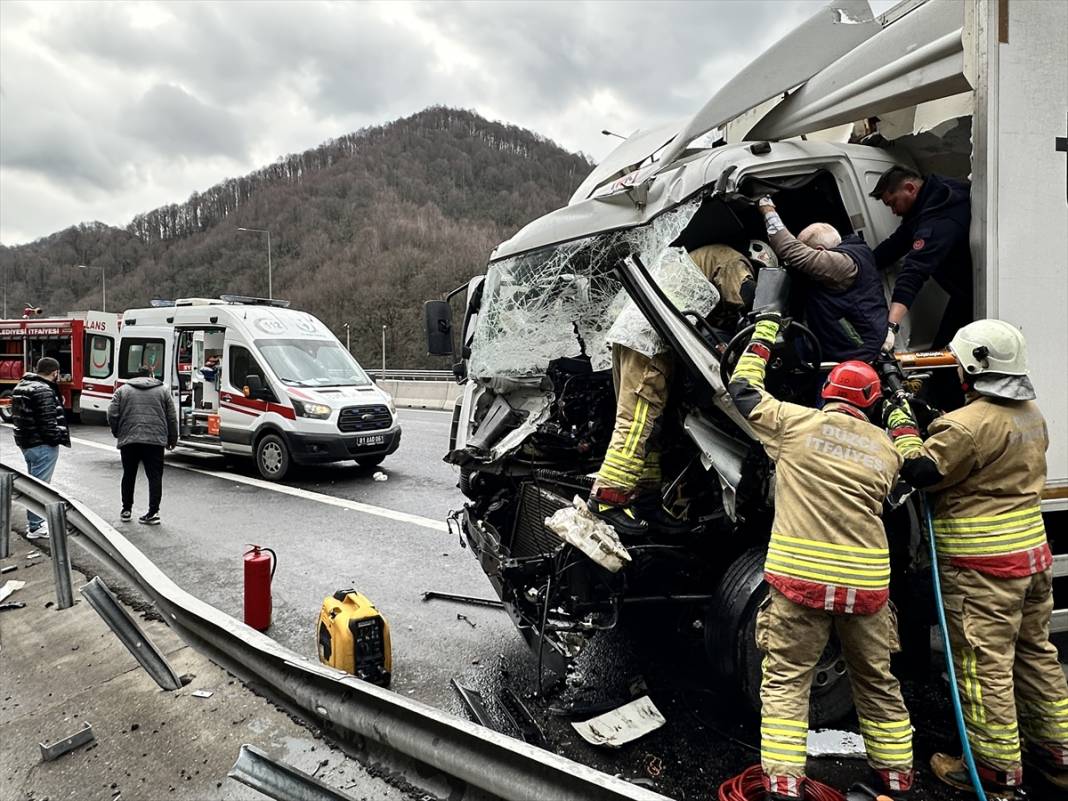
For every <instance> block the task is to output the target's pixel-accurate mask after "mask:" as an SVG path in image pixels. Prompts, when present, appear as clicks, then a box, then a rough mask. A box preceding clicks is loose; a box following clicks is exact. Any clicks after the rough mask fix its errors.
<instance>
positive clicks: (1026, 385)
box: [887, 320, 1068, 797]
mask: <svg viewBox="0 0 1068 801" xmlns="http://www.w3.org/2000/svg"><path fill="white" fill-rule="evenodd" d="M949 349H950V351H952V353H953V355H954V356H955V357H956V359H957V363H958V373H959V374H960V377H961V383H962V384H963V385H964V389H965V392H966V402H965V405H964V406H963V407H962V408H960V409H956V410H954V411H952V412H949V413H948V414H946V415H944V416H943V417H940V418H938V419H937V420H935V421H934V422H933V423H932V424H931V426H930V432H929V434H930V436H929V437H928V438H927V440H926V441H925V442H921V440H920V437H919V434H918V428H917V425H916V421H915V419H914V418H913V416H912V412H911V409H909V407H908V406H907V405H906V404H905V403H904V402H898V403H897V404H894V405H889V408H888V410H887V411H888V413H887V425H888V427H889V429H890V434H891V436H892V437H893V438H894V444H895V445H896V446H897V448H898V450H899V451H900V452H901V453H902V455H904V456H905V465H904V467H903V468H902V470H901V474H902V476H903V477H904V478H905V479H906V480H907V481H908V482H909V483H910V484H912V486H914V487H919V488H927V489H929V490H930V491H931V492H932V493H936V495H935V497H934V499H933V502H934V509H933V512H934V536H935V542H936V543H937V545H938V550H939V565H938V570H939V573H940V575H941V577H942V587H943V604H944V606H945V611H946V622H947V624H948V626H949V637H950V643H951V645H952V648H953V659H954V661H955V662H956V669H957V683H958V685H959V689H960V696H961V703H962V705H963V711H964V724H965V728H966V729H967V732H968V741H969V743H970V744H971V747H972V751H973V752H974V754H975V760H976V763H977V766H978V768H979V778H980V779H981V780H982V782H983V784H984V786H986V787H987V788H989V789H988V790H987V792H993V793H995V794H997V796H998V797H1006V796H1008V797H1012V796H1013V793H1014V792H1015V788H1016V787H1019V785H1020V783H1021V781H1022V779H1023V762H1022V759H1021V757H1022V754H1021V750H1020V738H1021V735H1022V736H1023V740H1024V743H1025V744H1026V746H1027V751H1026V755H1027V757H1028V759H1029V762H1028V764H1029V766H1030V765H1031V764H1033V766H1034V768H1035V769H1036V770H1037V771H1038V772H1039V773H1041V774H1042V775H1043V776H1045V777H1046V779H1048V780H1049V781H1050V782H1051V783H1052V784H1053V785H1054V786H1055V787H1057V788H1058V789H1059V790H1062V791H1068V684H1066V682H1065V678H1064V673H1063V672H1062V671H1061V666H1060V664H1059V661H1058V658H1057V649H1056V647H1054V646H1053V645H1052V644H1051V643H1050V641H1049V623H1050V615H1051V613H1052V610H1053V593H1052V584H1053V567H1052V565H1053V556H1052V554H1051V552H1050V548H1049V544H1048V543H1047V541H1046V530H1045V526H1044V524H1043V522H1042V508H1041V505H1040V501H1041V496H1042V490H1043V488H1044V487H1045V484H1046V448H1047V447H1048V446H1049V436H1048V433H1047V430H1046V421H1045V418H1044V417H1043V416H1042V412H1040V411H1039V409H1038V406H1037V405H1036V404H1035V402H1034V398H1035V390H1034V387H1033V386H1032V385H1031V381H1030V379H1029V378H1028V377H1027V372H1028V371H1027V351H1026V343H1025V342H1024V338H1023V335H1022V334H1021V333H1020V332H1019V331H1018V330H1017V329H1016V328H1015V327H1014V326H1012V325H1010V324H1009V323H1006V322H1004V321H1002V320H978V321H976V322H974V323H971V324H969V325H966V326H965V327H964V328H962V329H961V330H960V331H958V332H957V334H956V336H954V337H953V340H952V341H951V342H950V343H949ZM1017 721H1019V722H1018V723H1017ZM931 768H932V769H933V770H934V772H935V774H937V775H938V777H939V778H940V779H942V781H944V782H946V783H947V784H949V785H952V786H953V787H956V788H958V789H961V790H970V789H971V783H970V781H969V780H968V772H967V769H966V768H965V767H964V765H963V763H962V762H961V760H960V759H959V758H956V757H950V756H948V755H946V754H935V755H934V756H933V757H932V758H931ZM991 797H993V796H991Z"/></svg>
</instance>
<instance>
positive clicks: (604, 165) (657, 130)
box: [568, 120, 682, 203]
mask: <svg viewBox="0 0 1068 801" xmlns="http://www.w3.org/2000/svg"><path fill="white" fill-rule="evenodd" d="M681 127H682V120H674V121H672V122H669V123H665V124H663V125H657V126H655V127H653V128H647V129H644V130H641V129H640V130H637V131H635V132H634V133H633V134H631V135H630V136H629V137H627V139H626V141H624V142H621V143H620V144H619V147H617V148H616V149H615V150H613V151H612V152H611V153H609V154H608V155H607V156H605V157H604V159H603V160H602V161H601V163H600V164H598V165H597V166H596V167H594V168H593V171H592V172H590V174H589V175H587V176H586V179H585V180H584V181H583V182H582V183H581V184H580V185H579V188H578V189H576V190H575V193H574V194H573V195H572V196H571V200H570V201H568V202H569V203H575V202H577V201H579V200H585V199H586V198H588V197H589V196H590V195H592V194H593V191H594V190H595V189H597V187H599V186H601V185H603V184H605V183H607V182H608V181H609V180H611V179H613V178H619V177H621V176H623V175H625V174H626V173H628V172H630V171H631V170H633V169H634V168H635V167H637V166H638V165H640V164H641V163H642V162H643V161H645V160H646V159H647V158H649V157H650V156H652V155H653V154H654V153H656V151H658V150H659V149H660V148H662V147H663V146H664V145H666V144H667V143H668V142H670V141H671V140H672V139H673V138H675V136H676V135H677V134H678V132H679V129H680V128H681Z"/></svg>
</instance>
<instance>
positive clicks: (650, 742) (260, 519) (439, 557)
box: [0, 410, 1042, 801]
mask: <svg viewBox="0 0 1068 801" xmlns="http://www.w3.org/2000/svg"><path fill="white" fill-rule="evenodd" d="M401 424H402V427H403V431H404V434H403V440H402V444H401V447H400V449H399V450H398V451H397V452H396V453H395V454H393V455H392V456H390V457H389V458H387V459H386V461H385V462H384V463H383V464H382V465H381V466H380V467H378V468H370V469H368V468H360V467H358V466H355V465H354V464H352V463H344V464H340V465H328V466H322V467H314V468H297V470H296V472H295V473H294V474H293V475H291V477H290V478H289V479H288V480H287V481H286V483H285V487H288V488H295V489H296V490H297V492H298V494H297V495H294V494H285V493H284V492H281V491H279V490H280V489H284V488H279V487H277V486H274V485H269V484H267V483H266V482H261V481H260V480H259V479H258V476H257V474H256V473H255V470H254V468H253V466H252V464H251V462H241V461H238V462H235V463H233V464H230V465H228V464H227V462H226V461H224V460H223V459H222V458H220V457H214V456H206V455H200V454H191V453H182V452H176V453H173V454H171V455H170V456H168V469H167V471H166V473H165V476H164V498H163V505H162V509H161V516H162V517H163V521H164V522H163V525H161V526H159V527H158V528H147V527H144V526H139V525H138V524H137V523H136V522H135V523H125V524H124V523H121V522H120V521H119V498H118V485H119V477H120V475H121V467H120V465H119V460H118V453H117V451H115V450H114V448H113V443H114V440H113V439H112V438H111V436H110V433H109V432H108V431H107V429H105V428H103V427H94V426H76V427H74V429H73V431H72V433H73V435H74V437H75V438H76V440H80V441H76V442H75V443H74V447H73V448H72V449H71V450H69V451H68V450H63V451H62V453H61V456H60V461H59V465H58V467H57V470H56V474H55V477H54V479H53V483H54V484H55V485H56V486H57V487H58V488H59V489H61V490H62V491H64V492H68V493H70V494H72V495H74V496H75V497H78V498H80V499H81V500H83V501H85V502H86V503H87V504H88V505H89V506H90V507H92V508H93V509H94V510H95V511H97V512H98V513H100V514H101V515H102V516H103V517H104V518H105V519H107V520H108V521H109V522H111V523H112V524H113V525H114V526H115V527H116V528H118V529H120V530H121V531H123V532H124V533H125V534H126V536H128V537H129V538H130V540H131V541H132V542H133V543H134V544H136V545H137V546H138V547H139V548H141V549H142V550H143V551H144V552H145V553H146V554H147V555H148V556H149V557H150V558H152V559H153V560H154V561H155V562H156V563H157V564H158V565H159V566H160V568H161V569H163V570H164V571H166V572H167V573H168V574H169V575H170V576H171V577H172V578H173V579H174V580H175V581H176V582H177V583H178V584H180V585H181V586H183V587H184V588H185V589H187V590H188V591H190V592H192V593H193V594H194V595H197V596H198V597H200V598H202V599H204V600H206V601H208V602H210V603H212V604H214V605H215V606H217V607H219V608H220V609H222V610H223V611H226V612H228V613H229V614H231V615H233V616H235V617H237V618H240V617H241V616H242V557H241V555H242V552H243V551H244V550H245V546H246V544H247V543H257V544H260V545H264V546H267V547H270V548H273V549H274V550H275V551H276V552H277V553H278V559H279V566H278V571H277V574H276V575H275V578H274V583H273V593H274V620H273V625H272V627H271V629H270V630H269V632H268V633H269V634H270V635H271V636H272V637H274V638H275V639H277V640H278V641H279V642H281V643H283V644H284V645H286V646H288V647H290V648H292V649H293V650H295V651H297V652H298V653H301V654H304V655H305V656H308V657H309V658H312V659H315V658H316V648H315V640H314V631H315V625H316V621H317V619H318V613H319V608H320V605H321V603H322V600H323V598H324V596H326V595H328V594H330V593H332V592H333V591H335V590H337V589H342V588H348V587H355V588H356V589H358V590H360V591H361V592H363V593H364V594H366V595H367V596H368V597H369V598H370V599H371V600H372V601H373V602H374V603H375V604H376V605H377V606H378V608H379V609H380V610H381V611H382V613H383V614H384V615H385V617H386V619H387V620H388V621H389V624H390V626H391V633H392V638H393V655H394V662H393V684H392V689H393V690H394V691H396V692H398V693H402V694H406V695H409V696H411V697H413V698H417V699H418V700H420V701H423V702H425V703H428V704H431V705H434V706H436V707H439V708H442V709H445V710H447V711H449V712H452V713H455V714H459V715H464V714H465V713H464V711H463V708H462V706H461V704H460V702H459V700H458V699H457V696H456V693H455V691H454V690H453V689H452V687H451V685H450V680H451V679H452V678H453V677H457V678H459V679H460V680H461V681H463V682H464V683H466V684H468V685H470V686H472V687H474V688H476V689H478V690H479V691H481V693H482V694H483V696H484V698H485V700H486V703H487V706H488V707H489V709H490V712H491V713H492V714H493V715H494V716H495V717H496V718H497V719H499V720H500V719H503V716H502V709H501V707H500V705H499V704H498V703H497V702H496V701H495V699H494V696H495V694H496V693H497V692H499V691H500V690H501V689H502V688H503V687H509V688H511V689H512V690H514V691H515V692H516V693H517V694H518V695H519V696H520V697H521V698H523V699H524V701H525V702H526V703H528V704H529V706H530V708H531V709H532V711H533V713H534V715H535V717H536V718H537V720H538V722H539V724H540V725H541V726H542V727H543V729H544V730H545V732H546V735H547V737H548V741H549V747H550V748H551V749H552V750H555V751H557V752H559V753H562V754H564V755H566V756H568V757H570V758H572V759H576V760H578V761H581V762H585V763H587V764H590V765H592V766H594V767H597V768H599V769H601V770H604V771H606V772H608V773H613V774H619V775H622V776H623V777H625V778H628V779H630V780H635V781H638V782H640V783H642V784H644V785H646V786H648V787H650V788H653V789H656V790H658V791H660V792H663V793H665V794H668V795H671V796H673V797H677V798H691V799H709V798H714V797H715V788H716V787H717V786H718V784H719V782H721V781H722V780H723V779H725V778H727V777H728V776H730V775H733V774H734V773H736V772H738V771H740V770H741V769H742V768H744V767H745V766H747V765H749V764H752V763H753V762H756V761H757V760H758V754H757V752H756V749H755V747H754V746H755V745H756V744H757V742H758V734H757V731H758V727H757V721H756V719H755V717H754V716H753V714H752V713H751V712H750V711H749V710H747V709H745V708H742V707H740V706H739V702H738V700H737V699H736V698H735V697H734V693H733V692H732V690H731V689H730V688H722V687H716V686H714V685H713V684H711V683H710V680H709V677H708V671H707V670H706V669H705V661H704V656H703V653H702V651H701V648H700V645H699V643H689V644H686V643H683V642H682V641H681V640H678V639H676V640H673V641H672V644H671V646H670V647H665V643H664V628H663V627H659V626H654V627H652V628H650V629H642V628H639V629H637V630H634V629H632V630H628V631H627V632H612V633H610V634H606V635H602V636H601V637H600V638H599V639H598V640H595V641H594V642H593V643H592V644H591V646H590V647H589V648H588V649H587V650H586V651H585V652H584V653H583V654H582V656H580V658H579V659H578V660H577V662H576V666H575V669H574V670H573V671H572V672H571V673H570V674H569V675H568V676H566V677H557V678H555V679H554V678H553V677H551V676H549V675H548V674H546V678H545V680H544V682H543V690H544V693H543V694H539V693H538V682H537V675H536V673H537V669H536V660H535V659H534V657H533V656H531V654H530V653H529V651H528V650H527V649H526V646H525V645H524V644H523V642H522V641H521V639H520V638H519V635H518V634H516V633H515V630H514V629H513V627H512V625H511V623H510V621H509V620H508V618H507V616H506V615H505V614H504V613H503V612H500V611H497V610H493V609H488V608H483V607H477V606H460V605H457V604H454V603H449V602H441V601H431V602H424V601H423V600H422V594H423V592H424V591H425V590H428V589H433V590H439V591H446V592H454V593H461V594H469V595H476V596H482V597H492V596H493V591H492V588H491V587H490V586H489V582H488V580H487V579H486V578H485V576H484V575H483V573H482V571H481V569H480V568H479V566H478V564H477V563H476V561H475V560H474V559H473V558H472V557H471V554H470V553H469V552H468V551H467V550H466V549H462V548H461V547H460V544H459V542H458V539H457V536H456V534H455V533H453V534H450V533H448V532H447V531H446V529H445V525H444V521H445V518H446V515H447V514H448V512H449V511H450V509H453V508H456V507H457V506H459V504H460V502H461V497H462V496H461V495H460V494H459V491H458V490H457V489H456V479H457V476H456V472H455V468H452V467H451V466H449V465H446V464H444V463H443V462H442V461H441V456H442V454H443V453H444V451H445V449H446V447H447V440H448V431H449V415H448V414H446V413H441V412H430V411H418V410H402V411H401ZM0 455H2V456H3V457H4V459H5V461H7V460H9V459H11V460H12V461H13V462H14V463H15V464H21V458H20V455H19V454H18V451H17V450H16V449H15V447H14V444H13V440H12V437H11V432H10V429H8V428H7V427H4V428H0ZM12 457H15V458H14V459H12ZM378 472H382V473H384V474H385V475H386V476H387V480H386V481H376V480H375V479H374V474H375V473H378ZM235 479H236V480H235ZM145 497H146V488H145V485H144V480H143V477H142V479H141V482H140V484H139V487H138V500H137V504H136V506H135V517H136V515H137V514H138V513H139V512H140V511H143V507H144V505H145ZM347 502H354V503H355V504H367V505H370V506H372V507H374V509H373V510H367V509H362V510H361V509H354V508H349V507H347V506H345V505H344V504H345V503H347ZM338 503H341V504H342V505H337V504H338ZM369 511H373V512H374V513H373V514H372V513H368V512H369ZM397 513H400V514H397ZM405 515H414V516H417V519H415V520H414V521H413V520H412V519H410V518H406V517H405ZM16 547H18V546H16ZM77 551H78V549H77V548H76V547H75V548H72V555H73V556H74V557H75V558H77V555H78V553H77ZM458 613H459V614H462V615H464V616H466V618H468V620H469V621H470V622H468V621H465V620H462V619H459V618H457V614H458ZM472 624H474V625H472ZM938 672H939V671H938V670H937V669H936V670H934V671H933V675H935V676H937V675H938ZM905 690H906V700H907V701H908V702H909V705H910V708H911V709H912V711H913V715H914V723H915V725H916V726H917V729H918V732H917V736H916V751H917V764H918V765H925V763H926V760H927V758H929V756H930V754H931V753H932V751H934V750H939V749H949V750H952V749H953V748H954V747H955V745H954V739H955V735H954V734H953V732H952V722H951V712H950V709H949V703H948V700H947V699H946V696H945V693H944V692H943V691H942V690H941V688H940V687H939V686H937V685H936V684H934V683H926V684H919V685H916V684H911V683H908V684H906V687H905ZM636 692H637V693H644V692H648V693H649V694H650V695H651V697H652V698H653V700H654V702H655V703H656V704H657V706H658V708H659V709H660V711H661V712H662V713H663V714H664V716H665V717H666V718H667V720H668V724H667V725H666V726H664V727H663V728H661V729H660V730H658V731H656V732H653V733H652V734H650V735H648V736H646V737H644V738H642V739H640V740H638V741H636V742H635V743H632V744H630V745H628V746H626V747H624V748H622V749H619V750H618V751H604V750H600V749H596V748H594V747H592V746H589V745H587V744H586V743H584V742H583V741H582V740H581V739H580V738H579V737H578V736H577V735H576V733H575V732H574V731H573V730H572V729H571V728H570V726H569V725H568V718H566V717H563V716H560V715H557V714H552V712H551V710H553V709H554V708H559V707H564V706H566V705H567V704H568V703H569V702H575V704H576V705H597V704H604V703H609V702H610V703H613V704H622V703H624V702H626V701H628V700H630V699H631V698H632V697H633V695H634V694H635V693H636ZM843 726H844V727H845V728H852V729H853V730H854V731H855V722H854V723H853V724H852V725H851V724H850V723H849V721H845V722H844V723H843ZM505 731H507V729H505ZM810 771H811V773H812V774H813V775H814V776H816V777H819V778H825V779H826V780H828V781H829V782H831V783H832V784H834V785H836V786H838V787H844V786H846V785H847V784H848V783H850V782H851V781H854V780H861V779H866V768H865V766H864V763H863V762H861V761H857V760H830V759H824V760H810ZM917 797H918V798H921V799H931V800H932V801H938V799H951V798H957V797H958V796H957V794H955V793H953V792H951V791H948V790H943V789H942V788H941V787H937V786H935V785H933V784H932V780H931V777H930V774H929V772H925V775H921V779H920V789H919V791H918V793H917ZM1032 797H1037V798H1041V797H1042V796H1040V795H1039V796H1032Z"/></svg>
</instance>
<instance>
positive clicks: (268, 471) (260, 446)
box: [256, 434, 289, 481]
mask: <svg viewBox="0 0 1068 801" xmlns="http://www.w3.org/2000/svg"><path fill="white" fill-rule="evenodd" d="M256 469H257V470H259V471H260V475H261V476H263V477H264V478H265V479H267V480H268V481H281V480H282V479H283V478H285V475H286V473H287V472H289V448H287V447H286V443H285V440H284V439H282V438H281V437H280V436H278V435H277V434H264V435H263V436H262V437H261V438H260V441H259V442H257V443H256Z"/></svg>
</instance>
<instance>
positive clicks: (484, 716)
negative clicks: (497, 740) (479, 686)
mask: <svg viewBox="0 0 1068 801" xmlns="http://www.w3.org/2000/svg"><path fill="white" fill-rule="evenodd" d="M452 686H453V687H455V688H456V692H458V693H459V694H460V700H461V701H463V702H464V707H466V709H467V711H468V712H470V713H471V716H472V717H473V718H474V719H475V721H476V722H477V723H478V724H480V725H482V726H485V727H486V728H487V729H493V730H494V731H497V726H496V725H495V723H494V721H493V718H491V717H490V714H489V711H488V710H487V709H486V704H485V702H484V701H483V700H482V693H480V692H479V691H478V690H474V689H472V688H470V687H468V686H467V685H465V684H461V683H460V681H459V679H453V680H452Z"/></svg>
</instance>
